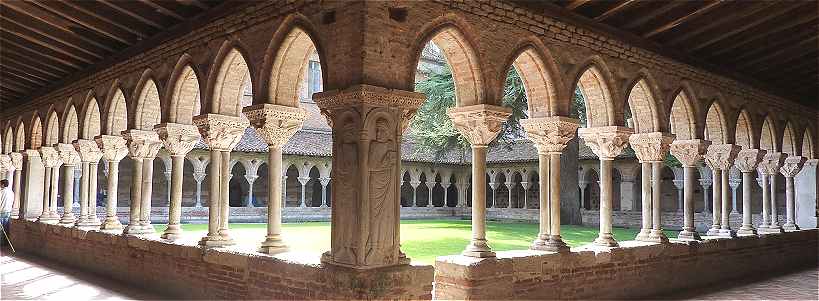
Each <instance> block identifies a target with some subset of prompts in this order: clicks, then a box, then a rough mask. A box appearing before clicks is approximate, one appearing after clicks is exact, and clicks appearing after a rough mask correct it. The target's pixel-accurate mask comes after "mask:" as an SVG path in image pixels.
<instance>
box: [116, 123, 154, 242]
mask: <svg viewBox="0 0 819 301" xmlns="http://www.w3.org/2000/svg"><path fill="white" fill-rule="evenodd" d="M122 135H123V138H125V140H126V141H127V144H128V156H129V157H130V158H131V160H133V161H134V164H133V176H132V178H131V212H130V214H129V217H130V218H129V220H128V226H126V227H125V230H124V232H123V233H125V234H132V235H142V234H151V233H155V232H156V231H155V230H154V228H153V227H152V226H151V221H150V213H151V194H152V189H153V169H154V164H153V162H154V158H156V155H157V153H158V152H159V149H160V148H161V147H162V141H161V140H159V135H158V134H157V133H156V132H154V131H152V130H138V129H130V130H127V131H125V132H123V133H122Z"/></svg>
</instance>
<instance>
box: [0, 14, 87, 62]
mask: <svg viewBox="0 0 819 301" xmlns="http://www.w3.org/2000/svg"><path fill="white" fill-rule="evenodd" d="M0 27H2V32H3V33H6V34H10V35H13V36H16V37H18V38H20V39H22V40H26V41H28V42H30V43H34V44H37V45H40V46H42V47H44V48H47V49H51V50H52V51H55V52H58V53H62V54H64V55H66V56H69V57H71V58H73V59H75V60H78V61H81V62H83V63H86V64H92V63H94V60H95V59H101V58H102V56H100V55H98V54H94V53H90V54H89V53H87V52H85V51H82V53H85V55H79V54H76V53H74V52H72V51H69V50H70V49H74V51H77V50H76V49H75V48H74V47H65V46H69V45H64V44H62V43H60V42H59V41H54V40H52V39H50V38H48V37H43V36H39V35H38V34H37V33H33V32H31V31H29V30H27V29H26V28H24V27H20V26H18V25H17V24H14V23H11V22H5V21H2V20H0ZM61 44H62V45H61ZM63 45H64V46H63ZM89 56H90V58H89Z"/></svg>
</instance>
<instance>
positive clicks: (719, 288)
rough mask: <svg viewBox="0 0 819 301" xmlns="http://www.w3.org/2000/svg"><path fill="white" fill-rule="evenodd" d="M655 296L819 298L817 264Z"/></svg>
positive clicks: (742, 298) (707, 298)
mask: <svg viewBox="0 0 819 301" xmlns="http://www.w3.org/2000/svg"><path fill="white" fill-rule="evenodd" d="M650 299H655V298H650ZM656 299H669V300H819V270H818V269H817V267H812V268H807V269H803V270H796V271H788V272H784V273H778V274H773V275H760V276H757V277H751V278H743V279H737V280H733V281H726V282H725V283H719V284H715V285H712V286H709V287H703V288H698V289H694V290H689V291H686V292H677V293H673V294H669V295H664V296H657V297H656Z"/></svg>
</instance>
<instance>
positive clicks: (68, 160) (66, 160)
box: [57, 143, 80, 166]
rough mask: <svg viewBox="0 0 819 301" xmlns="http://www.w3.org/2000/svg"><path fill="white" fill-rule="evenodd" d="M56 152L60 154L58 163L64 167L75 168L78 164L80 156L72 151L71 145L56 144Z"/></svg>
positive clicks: (72, 146)
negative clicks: (60, 162) (61, 163)
mask: <svg viewBox="0 0 819 301" xmlns="http://www.w3.org/2000/svg"><path fill="white" fill-rule="evenodd" d="M57 151H58V152H59V153H60V161H62V162H63V164H64V165H66V166H77V164H79V163H80V154H78V153H77V150H76V149H74V145H73V144H68V143H60V144H57Z"/></svg>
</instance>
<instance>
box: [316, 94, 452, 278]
mask: <svg viewBox="0 0 819 301" xmlns="http://www.w3.org/2000/svg"><path fill="white" fill-rule="evenodd" d="M313 99H314V100H315V102H316V104H317V105H318V106H319V108H321V110H322V113H323V114H324V115H325V116H326V117H327V119H328V121H330V122H329V123H330V124H331V125H332V127H333V162H332V172H331V175H332V177H333V179H334V181H335V182H334V184H335V186H336V187H343V188H341V189H333V190H332V201H333V204H332V218H331V244H330V251H329V252H327V253H324V256H322V261H323V262H324V263H325V264H333V265H340V266H347V267H353V268H358V269H369V268H378V267H385V266H395V265H406V264H409V259H408V258H407V257H406V256H405V255H404V254H403V253H402V252H401V250H400V241H401V240H400V233H399V230H400V228H399V222H400V208H399V207H400V202H401V196H400V187H399V185H400V183H401V178H402V175H401V141H402V138H401V137H402V135H403V131H404V129H406V127H407V126H408V125H409V122H410V120H411V119H412V116H413V115H414V113H415V111H416V110H417V109H418V107H419V106H420V105H421V103H422V102H423V101H424V99H425V96H424V95H423V94H420V93H415V92H409V91H402V90H393V89H386V88H381V87H376V86H370V85H355V86H351V87H349V88H347V89H344V90H332V91H327V92H320V93H316V94H313ZM456 124H457V123H456Z"/></svg>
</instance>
